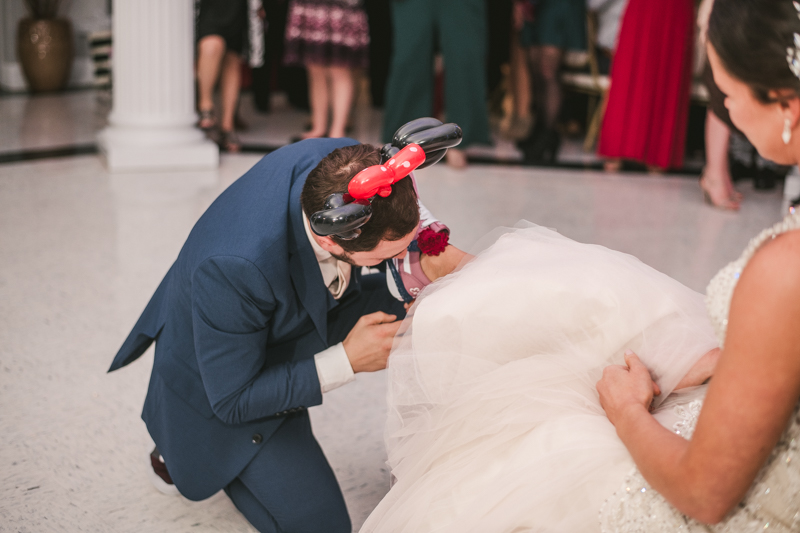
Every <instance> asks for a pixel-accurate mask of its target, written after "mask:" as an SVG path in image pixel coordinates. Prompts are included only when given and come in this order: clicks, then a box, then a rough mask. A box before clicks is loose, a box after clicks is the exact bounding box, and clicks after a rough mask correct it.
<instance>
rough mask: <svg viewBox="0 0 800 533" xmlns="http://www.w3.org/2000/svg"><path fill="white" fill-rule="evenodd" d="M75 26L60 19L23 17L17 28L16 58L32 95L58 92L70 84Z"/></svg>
mask: <svg viewBox="0 0 800 533" xmlns="http://www.w3.org/2000/svg"><path fill="white" fill-rule="evenodd" d="M73 54H74V51H73V44H72V24H70V22H69V20H66V19H60V18H50V19H33V18H24V19H22V20H20V21H19V26H18V27H17V55H18V56H19V60H20V63H21V64H22V72H23V74H24V75H25V79H26V81H27V82H28V87H29V88H30V90H31V91H33V92H49V91H58V90H60V89H63V88H64V87H66V85H67V82H68V81H69V74H70V70H71V69H72V59H73Z"/></svg>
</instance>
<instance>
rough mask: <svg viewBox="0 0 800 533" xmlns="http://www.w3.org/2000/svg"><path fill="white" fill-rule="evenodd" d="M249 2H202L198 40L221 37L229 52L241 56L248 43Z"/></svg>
mask: <svg viewBox="0 0 800 533" xmlns="http://www.w3.org/2000/svg"><path fill="white" fill-rule="evenodd" d="M247 12H248V9H247V0H200V9H199V11H198V14H197V40H198V41H199V40H200V39H202V38H203V37H207V36H209V35H219V36H220V37H222V38H223V39H224V40H225V46H226V47H227V49H228V50H230V51H232V52H236V53H237V54H241V53H242V52H243V51H244V47H245V43H246V42H247V40H246V37H247Z"/></svg>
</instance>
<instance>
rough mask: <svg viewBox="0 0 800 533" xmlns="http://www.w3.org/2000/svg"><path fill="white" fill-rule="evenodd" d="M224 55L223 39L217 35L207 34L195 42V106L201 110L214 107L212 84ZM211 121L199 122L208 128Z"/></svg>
mask: <svg viewBox="0 0 800 533" xmlns="http://www.w3.org/2000/svg"><path fill="white" fill-rule="evenodd" d="M224 56H225V40H224V39H223V38H222V37H220V36H219V35H208V36H206V37H203V38H202V39H200V42H199V43H197V88H198V97H197V99H198V102H197V107H198V108H199V109H200V110H201V111H210V110H212V109H213V108H214V86H216V84H217V79H218V78H219V73H220V67H221V65H222V58H223V57H224ZM212 126H214V124H213V121H211V123H206V124H202V123H201V124H200V127H201V128H210V127H212Z"/></svg>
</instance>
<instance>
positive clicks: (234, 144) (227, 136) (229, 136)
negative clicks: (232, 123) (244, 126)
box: [219, 130, 242, 153]
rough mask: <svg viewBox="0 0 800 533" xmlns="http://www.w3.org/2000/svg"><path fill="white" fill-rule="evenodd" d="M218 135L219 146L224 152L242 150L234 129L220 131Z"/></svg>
mask: <svg viewBox="0 0 800 533" xmlns="http://www.w3.org/2000/svg"><path fill="white" fill-rule="evenodd" d="M219 133H220V136H219V147H220V149H221V150H222V151H224V152H232V153H236V152H241V151H242V143H241V142H239V136H238V135H236V131H234V130H231V131H220V132H219Z"/></svg>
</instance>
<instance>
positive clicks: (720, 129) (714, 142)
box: [700, 110, 742, 210]
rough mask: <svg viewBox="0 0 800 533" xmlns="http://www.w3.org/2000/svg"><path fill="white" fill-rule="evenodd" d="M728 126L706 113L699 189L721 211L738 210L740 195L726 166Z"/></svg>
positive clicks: (711, 114) (728, 137)
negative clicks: (703, 165) (704, 154)
mask: <svg viewBox="0 0 800 533" xmlns="http://www.w3.org/2000/svg"><path fill="white" fill-rule="evenodd" d="M730 137H731V132H730V130H729V129H728V126H727V125H726V124H725V123H724V122H722V120H720V119H719V117H717V115H715V114H714V113H712V112H711V110H709V111H708V112H707V113H706V166H705V169H704V170H703V177H702V178H700V187H701V188H702V189H703V191H704V194H705V195H706V198H707V199H708V201H709V202H711V204H712V205H714V206H715V207H720V208H723V209H731V210H736V209H739V203H740V202H741V201H742V195H741V193H740V192H738V191H737V190H736V189H734V188H733V182H732V181H731V171H730V167H729V165H728V143H729V141H730Z"/></svg>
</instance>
